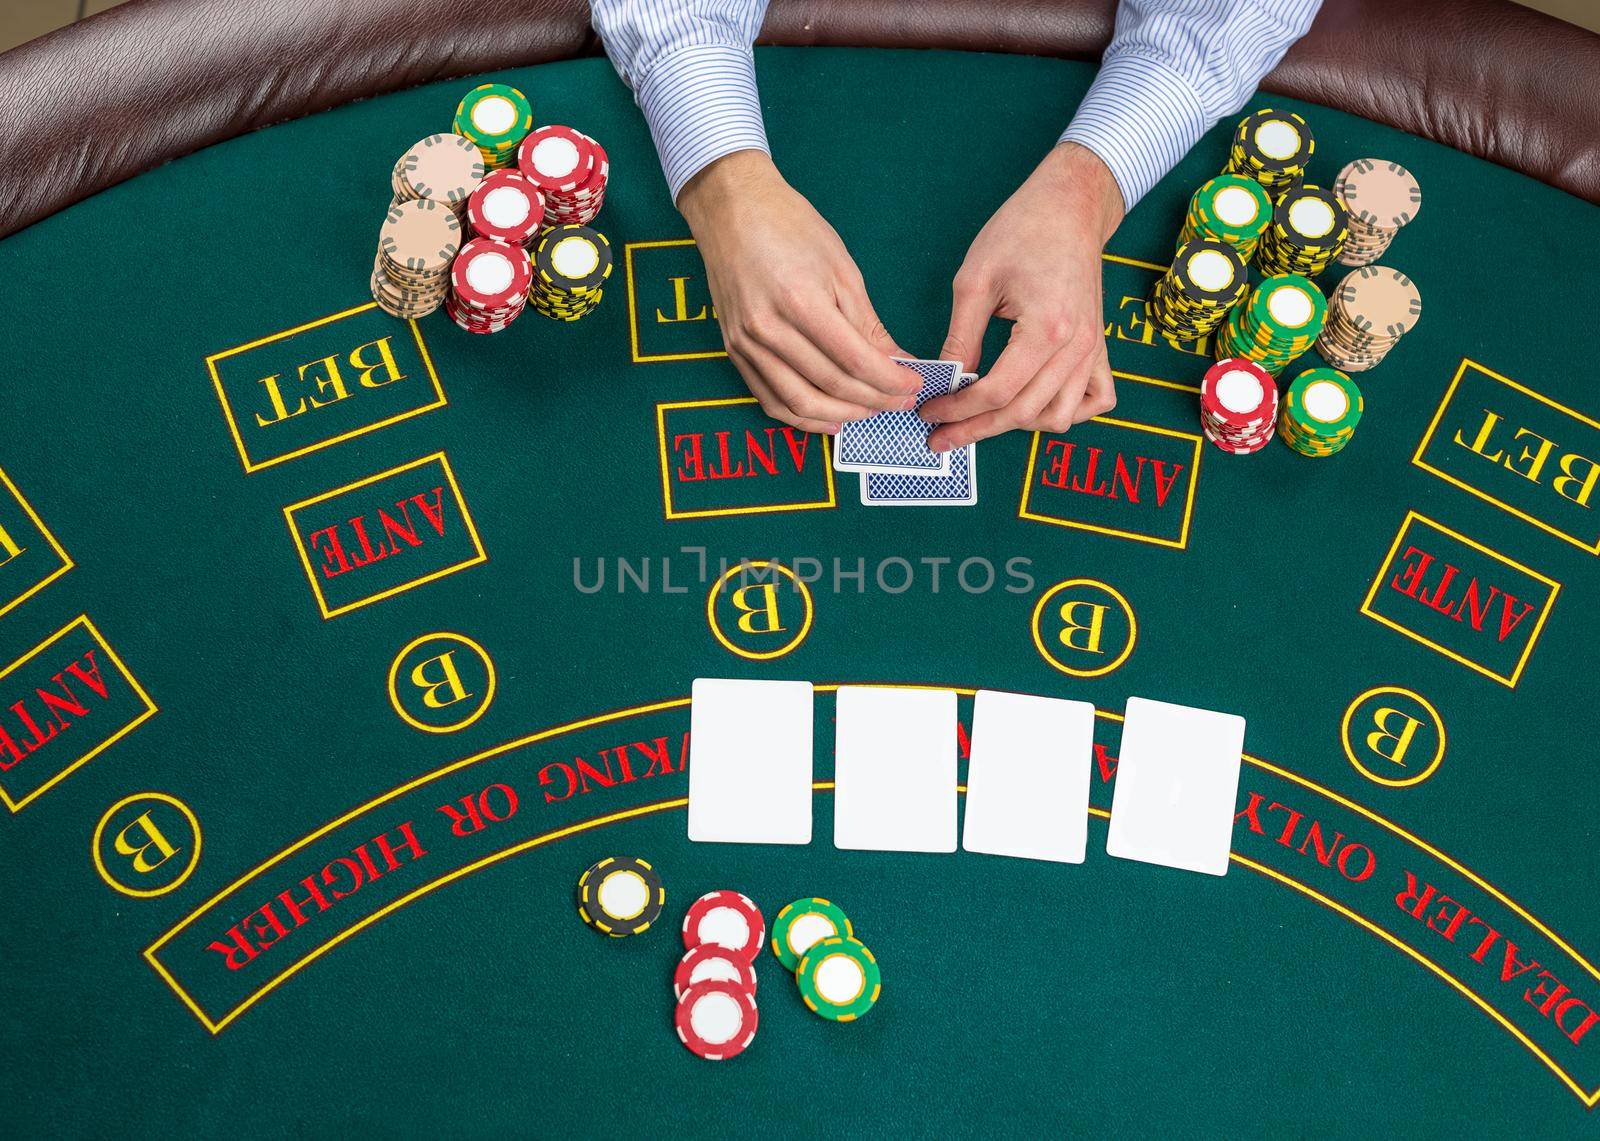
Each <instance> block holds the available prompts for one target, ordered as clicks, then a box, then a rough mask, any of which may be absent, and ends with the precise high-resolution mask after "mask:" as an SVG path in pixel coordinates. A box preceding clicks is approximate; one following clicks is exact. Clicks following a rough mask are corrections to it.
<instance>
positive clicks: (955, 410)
mask: <svg viewBox="0 0 1600 1141" xmlns="http://www.w3.org/2000/svg"><path fill="white" fill-rule="evenodd" d="M1058 347H1059V346H1058V345H1056V344H1054V343H1052V342H1051V341H1050V340H1049V339H1047V338H1046V337H1045V336H1044V335H1043V334H1042V333H1041V332H1038V331H1036V330H1034V329H1033V328H1032V326H1029V325H1024V324H1023V323H1022V322H1021V321H1019V322H1017V324H1016V325H1014V326H1012V330H1011V341H1010V343H1009V344H1007V345H1006V347H1005V350H1004V351H1003V352H1002V353H1001V354H1000V358H999V359H998V360H996V361H995V362H994V368H992V369H990V370H989V373H988V375H987V376H985V377H984V378H983V379H982V380H981V381H979V382H978V383H977V384H969V385H967V387H966V388H963V389H962V390H961V391H960V392H957V393H953V394H951V395H949V396H941V397H939V398H938V399H936V400H930V401H928V403H926V404H924V405H923V406H922V418H923V419H924V420H930V421H933V422H934V423H939V424H953V423H955V422H957V421H959V420H970V419H972V417H974V416H980V415H982V414H983V413H985V412H993V411H995V410H997V409H1000V408H1004V407H1005V406H1006V405H1008V404H1010V403H1011V402H1012V401H1013V400H1015V399H1016V397H1017V395H1018V394H1019V393H1020V392H1021V391H1022V389H1023V388H1024V387H1025V386H1026V385H1027V384H1028V382H1029V381H1031V380H1032V379H1033V378H1034V377H1035V376H1037V375H1038V373H1039V370H1040V369H1042V368H1043V367H1044V365H1045V362H1046V361H1048V360H1049V359H1050V358H1051V356H1052V355H1054V353H1055V352H1056V350H1057V348H1058Z"/></svg>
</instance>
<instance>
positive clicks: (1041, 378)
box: [928, 346, 1089, 452]
mask: <svg viewBox="0 0 1600 1141" xmlns="http://www.w3.org/2000/svg"><path fill="white" fill-rule="evenodd" d="M1077 364H1078V358H1077V353H1076V351H1075V349H1074V348H1072V347H1071V346H1069V347H1067V348H1063V349H1060V350H1058V351H1057V352H1056V353H1054V354H1053V355H1052V356H1051V357H1050V358H1049V359H1048V360H1047V361H1046V362H1045V364H1044V365H1043V366H1042V367H1041V368H1040V369H1039V371H1038V372H1037V373H1035V374H1034V375H1033V376H1032V377H1031V378H1030V379H1029V380H1028V383H1027V384H1025V385H1024V386H1023V388H1022V390H1021V391H1020V392H1018V393H1017V395H1016V397H1015V398H1014V399H1013V400H1011V401H1010V402H1009V403H1008V404H1006V405H1005V406H1004V407H1002V408H996V409H994V410H992V411H987V412H981V413H979V414H978V415H976V416H973V417H971V418H969V419H966V420H961V421H957V422H954V423H947V424H942V425H940V426H939V427H938V428H936V429H935V430H934V431H933V432H932V433H931V434H930V435H929V437H928V446H929V447H931V448H932V449H933V450H934V451H936V452H943V451H949V450H950V449H951V448H959V447H963V446H965V445H967V444H975V443H977V442H978V441H979V440H987V439H989V438H990V437H991V436H998V435H1000V434H1001V433H1002V432H1009V431H1011V430H1012V429H1014V428H1031V427H1034V426H1036V425H1037V424H1038V423H1039V422H1040V420H1041V419H1042V418H1043V417H1044V415H1045V412H1046V409H1048V408H1049V407H1050V406H1051V405H1052V404H1053V403H1054V402H1055V400H1057V399H1064V400H1066V401H1069V402H1070V405H1071V406H1074V407H1075V406H1076V405H1077V402H1078V400H1079V399H1080V398H1081V397H1082V395H1083V390H1084V387H1085V385H1086V384H1087V383H1088V379H1089V377H1088V373H1087V371H1086V370H1084V369H1082V368H1080V367H1075V366H1076V365H1077Z"/></svg>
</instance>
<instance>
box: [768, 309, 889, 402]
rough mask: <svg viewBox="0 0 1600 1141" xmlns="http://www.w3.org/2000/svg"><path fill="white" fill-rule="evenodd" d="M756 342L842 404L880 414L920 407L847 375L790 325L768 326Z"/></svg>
mask: <svg viewBox="0 0 1600 1141" xmlns="http://www.w3.org/2000/svg"><path fill="white" fill-rule="evenodd" d="M754 335H755V338H756V339H757V340H758V341H760V342H761V343H762V344H764V345H765V346H766V347H767V348H769V349H771V350H772V351H773V352H774V353H776V354H777V355H778V356H779V357H780V358H781V359H782V360H783V361H784V363H786V364H787V365H788V366H789V367H790V368H792V369H794V371H795V372H797V373H799V374H800V375H801V376H802V377H804V378H805V379H806V380H807V381H809V382H810V383H811V384H813V385H815V386H816V387H817V388H820V389H821V390H822V391H824V392H826V393H828V394H829V395H832V396H837V397H838V398H839V399H840V400H848V401H849V402H850V403H852V404H859V405H862V406H863V407H866V408H872V409H877V410H886V409H908V408H913V407H915V406H916V399H917V398H916V397H915V396H902V395H900V394H899V393H887V392H881V391H879V390H878V389H876V388H873V387H872V385H870V384H868V383H866V382H865V381H862V380H857V379H856V378H855V377H853V376H849V375H847V374H846V373H845V372H844V371H843V370H842V369H840V368H839V366H838V365H837V364H835V363H834V362H833V360H832V358H830V357H829V356H828V355H827V354H826V353H824V352H823V351H822V350H821V349H819V348H817V347H816V346H815V345H814V344H812V343H811V341H810V340H809V339H807V338H806V336H805V335H804V334H803V333H801V332H799V331H798V330H796V329H794V328H792V327H790V326H788V325H767V326H764V327H762V328H761V329H758V330H756V331H755V333H754Z"/></svg>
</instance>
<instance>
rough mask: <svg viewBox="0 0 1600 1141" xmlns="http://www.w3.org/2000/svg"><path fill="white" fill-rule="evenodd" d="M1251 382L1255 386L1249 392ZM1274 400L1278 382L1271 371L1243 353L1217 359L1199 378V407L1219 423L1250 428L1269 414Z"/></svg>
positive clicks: (1274, 406) (1276, 396)
mask: <svg viewBox="0 0 1600 1141" xmlns="http://www.w3.org/2000/svg"><path fill="white" fill-rule="evenodd" d="M1252 383H1253V384H1254V385H1255V386H1256V387H1255V389H1254V391H1253V392H1251V391H1249V389H1250V386H1251V384H1252ZM1251 396H1253V397H1254V398H1253V399H1251V398H1250V397H1251ZM1277 403H1278V386H1277V384H1276V382H1275V381H1273V379H1272V376H1271V374H1269V373H1268V372H1267V370H1266V369H1264V368H1262V367H1261V366H1260V365H1259V364H1257V363H1256V362H1255V361H1252V360H1248V359H1246V358H1244V357H1227V358H1225V359H1223V360H1220V361H1218V362H1217V363H1216V364H1214V365H1212V366H1211V367H1210V368H1208V369H1207V370H1206V374H1205V376H1204V378H1202V379H1201V381H1200V406H1201V408H1202V409H1204V411H1205V413H1206V415H1207V416H1209V417H1211V418H1212V419H1213V420H1215V421H1218V422H1221V423H1223V424H1228V425H1230V426H1234V427H1239V428H1250V427H1252V426H1254V425H1256V424H1258V423H1260V422H1261V421H1262V420H1263V419H1265V418H1267V417H1269V416H1270V415H1271V414H1272V412H1273V411H1275V410H1276V407H1277Z"/></svg>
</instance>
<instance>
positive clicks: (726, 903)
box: [672, 891, 767, 1062]
mask: <svg viewBox="0 0 1600 1141" xmlns="http://www.w3.org/2000/svg"><path fill="white" fill-rule="evenodd" d="M766 935H767V924H766V920H764V919H763V918H762V917H761V909H760V908H759V907H757V906H756V905H755V902H754V901H753V900H751V899H750V897H749V896H747V895H744V894H743V893H741V892H737V891H713V892H707V893H706V894H705V895H702V896H701V897H700V898H699V899H697V900H695V901H694V902H693V903H692V904H690V905H689V911H688V913H687V914H686V915H685V916H684V917H683V946H684V956H683V958H682V959H680V960H679V961H678V967H677V970H676V971H675V972H674V973H673V979H672V989H673V993H674V994H675V995H676V997H677V1000H678V1005H677V1010H676V1012H675V1013H674V1015H673V1025H674V1026H675V1027H676V1028H677V1031H678V1040H679V1041H680V1042H682V1043H683V1044H684V1046H685V1047H686V1048H687V1049H688V1050H689V1051H690V1052H691V1053H693V1054H695V1055H696V1056H698V1057H701V1058H705V1059H706V1060H707V1061H712V1062H725V1061H727V1060H728V1059H729V1058H732V1057H736V1056H737V1055H739V1054H741V1053H743V1052H744V1049H745V1047H747V1046H749V1045H750V1043H751V1042H752V1041H753V1040H754V1039H755V1036H756V1026H757V1024H758V1022H759V1019H760V1011H759V1010H758V1008H757V1006H756V972H755V963H756V957H757V956H758V955H760V954H761V944H762V942H763V941H764V940H765V939H766Z"/></svg>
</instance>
